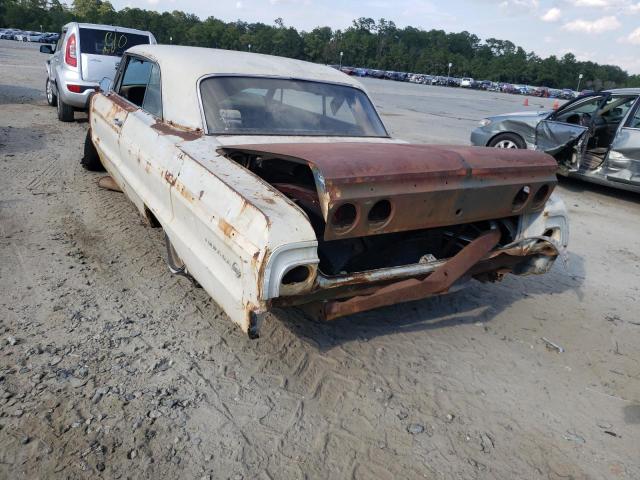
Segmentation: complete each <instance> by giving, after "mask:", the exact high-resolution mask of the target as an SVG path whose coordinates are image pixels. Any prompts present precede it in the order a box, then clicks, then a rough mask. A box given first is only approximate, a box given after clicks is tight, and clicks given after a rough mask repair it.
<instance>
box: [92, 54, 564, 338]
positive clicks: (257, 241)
mask: <svg viewBox="0 0 640 480" xmlns="http://www.w3.org/2000/svg"><path fill="white" fill-rule="evenodd" d="M110 83H111V85H110V86H109V87H108V88H107V87H106V86H105V87H104V88H103V91H102V92H100V93H97V94H95V95H94V96H93V98H92V100H91V106H90V130H89V133H88V137H87V142H86V151H85V157H84V159H83V164H84V165H85V167H87V168H89V169H98V168H100V167H101V166H104V167H105V168H106V169H107V170H108V172H109V174H110V175H111V176H112V178H113V180H114V181H115V182H116V183H117V185H118V186H119V188H120V189H122V190H123V191H124V192H125V193H126V195H127V196H128V197H129V198H130V199H131V201H132V202H133V203H134V204H135V205H136V206H137V208H138V209H139V211H140V212H141V213H142V214H143V215H144V216H145V218H146V219H147V220H148V221H149V223H150V224H151V225H153V226H157V227H161V228H162V229H163V230H164V232H165V234H166V241H167V259H168V263H169V266H170V268H171V270H172V271H173V272H175V273H183V274H188V275H190V276H192V277H193V278H195V279H196V280H197V281H198V283H199V284H200V285H201V286H202V287H203V288H204V289H205V290H206V291H207V292H208V293H209V294H210V295H211V296H212V297H213V299H214V300H215V301H216V302H217V303H218V304H219V305H220V306H221V307H222V308H223V309H224V310H225V312H226V313H227V314H228V316H229V317H230V318H231V320H233V321H234V322H236V323H237V324H238V325H239V326H240V327H241V328H242V329H243V330H244V331H245V332H248V333H249V335H250V336H252V337H255V336H257V334H258V330H259V327H260V324H261V322H262V320H263V318H264V316H265V313H266V312H268V311H269V310H270V309H271V308H275V307H288V306H295V305H305V306H306V307H307V308H309V309H310V310H311V311H313V312H315V313H317V314H319V315H321V316H322V317H323V318H325V319H334V318H337V317H340V316H344V315H348V314H352V313H355V312H360V311H364V310H369V309H373V308H377V307H381V306H384V305H390V304H394V303H398V302H404V301H410V300H417V299H420V298H425V297H428V296H431V295H437V294H441V293H445V292H448V291H451V290H453V289H454V288H456V287H457V286H458V285H460V284H462V283H463V282H464V281H465V280H468V279H470V278H475V279H478V280H481V281H495V280H500V279H501V278H502V277H503V276H504V275H505V274H507V273H510V272H511V273H515V274H518V275H525V274H532V273H544V272H546V271H547V270H548V269H549V268H550V266H551V265H552V264H553V262H554V260H555V259H556V257H557V256H558V255H559V254H562V253H563V252H564V250H565V249H566V246H567V241H568V223H567V216H566V211H565V207H564V204H563V203H562V201H561V200H560V199H558V198H556V197H555V196H554V195H553V194H552V192H553V189H554V187H555V185H556V178H555V171H556V167H557V165H556V162H555V160H554V159H553V158H551V157H550V156H547V155H546V154H543V153H539V152H531V151H512V150H497V149H491V148H475V147H445V146H432V145H414V144H407V143H403V142H401V141H399V140H394V139H392V138H390V136H389V134H388V133H387V131H386V129H385V127H384V125H383V124H382V122H381V121H380V118H379V117H378V114H377V113H376V110H375V108H374V106H373V105H372V102H371V100H370V99H369V97H368V96H367V94H366V93H365V91H364V90H363V88H362V86H361V85H360V84H359V83H358V82H357V81H355V80H354V79H352V78H351V77H348V76H346V75H344V74H342V73H340V72H338V71H336V70H334V69H332V68H329V67H324V66H320V65H315V64H311V63H306V62H302V61H297V60H291V59H285V58H277V57H271V56H266V55H258V54H251V53H242V52H231V51H223V50H210V49H201V48H191V47H178V46H166V45H164V46H163V45H140V46H136V47H133V48H131V49H129V50H128V51H127V52H126V54H125V56H124V57H123V60H122V62H121V65H120V67H119V69H118V71H117V73H116V78H115V79H113V82H110Z"/></svg>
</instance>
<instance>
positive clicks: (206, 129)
mask: <svg viewBox="0 0 640 480" xmlns="http://www.w3.org/2000/svg"><path fill="white" fill-rule="evenodd" d="M216 77H241V78H267V79H273V80H293V81H296V82H312V83H325V84H327V85H337V86H340V87H350V88H354V89H356V90H358V91H360V92H362V94H364V95H365V96H366V97H367V99H368V100H369V101H370V102H371V106H372V107H373V112H374V113H375V115H376V118H377V119H378V121H379V122H380V125H382V129H383V130H384V132H385V134H386V135H383V136H371V137H353V136H348V135H338V134H336V135H311V134H306V135H305V134H295V135H278V134H274V133H255V132H252V133H237V132H233V133H217V132H213V133H210V132H209V125H207V119H206V116H205V114H204V104H203V103H202V90H201V89H200V86H201V84H202V82H203V81H205V80H207V79H209V78H216ZM196 90H197V96H198V107H199V108H200V121H201V122H202V131H203V132H204V134H205V135H209V136H215V137H218V136H221V137H222V136H224V137H238V136H244V137H246V136H250V137H316V138H317V137H337V138H340V137H343V138H391V135H390V134H389V131H388V130H387V126H386V125H385V124H384V122H383V121H382V119H381V118H380V114H379V113H378V110H377V109H376V106H375V105H374V103H373V100H371V97H370V96H369V95H368V94H367V92H366V91H365V90H364V89H363V88H362V87H359V86H358V85H353V84H351V83H345V82H328V81H325V80H311V79H309V78H301V77H293V76H284V75H260V74H246V73H210V74H207V75H203V76H202V77H200V78H199V79H198V81H197V82H196Z"/></svg>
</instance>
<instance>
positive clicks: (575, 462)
mask: <svg viewBox="0 0 640 480" xmlns="http://www.w3.org/2000/svg"><path fill="white" fill-rule="evenodd" d="M44 61H45V56H44V55H41V54H39V53H38V52H37V45H23V44H18V43H16V42H10V41H0V186H1V189H0V256H1V257H0V304H1V310H0V311H1V313H0V478H11V479H17V478H30V479H31V478H215V479H218V478H232V479H255V478H260V479H289V478H335V479H338V478H354V479H370V478H389V479H391V478H397V479H400V478H402V479H405V478H406V479H410V478H429V479H435V478H446V479H452V478H460V479H474V478H477V479H516V478H517V479H537V478H544V479H570V478H571V479H582V478H585V479H586V478H589V479H595V478H628V479H637V478H640V462H639V461H638V458H639V455H638V454H639V453H640V450H639V445H640V316H639V315H638V312H639V311H640V302H639V301H638V299H639V298H640V227H639V225H640V222H639V221H638V219H639V217H640V208H639V206H640V197H638V196H637V195H631V194H625V193H620V192H616V191H613V190H609V189H605V188H599V187H595V186H591V185H588V184H583V183H579V182H562V184H561V186H560V187H559V191H560V192H561V194H562V195H563V197H564V198H565V201H566V203H567V206H568V208H569V210H570V214H571V228H572V232H571V234H572V237H571V243H570V250H571V252H570V257H569V261H568V265H567V266H566V267H565V266H563V265H562V263H561V262H558V263H557V264H556V265H555V266H554V268H553V270H552V272H551V273H549V274H548V275H545V276H538V277H529V278H516V277H509V278H507V279H506V280H505V281H504V282H502V283H501V284H496V285H481V284H474V285H472V286H470V287H469V288H468V289H466V290H464V291H462V292H458V293H456V294H451V295H448V296H444V297H440V298H435V299H430V300H425V301H421V302H415V303H412V304H406V305H400V306H396V307H391V308H385V309H382V310H379V311H377V312H374V313H366V314H359V315H357V316H354V317H351V318H346V319H342V320H339V321H337V322H334V323H331V324H323V323H318V322H314V321H311V320H309V319H306V318H304V317H303V316H301V315H299V314H297V313H295V312H278V313H276V314H274V315H271V316H270V318H269V319H268V321H267V322H266V325H265V328H263V331H262V336H261V338H260V339H259V340H256V341H251V340H249V339H248V338H247V337H246V336H245V335H244V334H242V333H241V332H240V331H239V330H237V329H236V328H235V327H234V326H233V324H232V323H231V322H230V321H229V320H228V319H227V318H225V315H224V314H223V313H222V312H221V311H220V309H219V308H218V307H217V306H216V305H215V304H213V303H212V301H211V300H210V299H209V298H208V297H207V295H206V294H205V293H204V292H203V291H202V290H198V289H195V288H194V287H193V286H192V285H191V284H190V282H189V281H187V280H185V279H184V278H181V277H175V276H171V275H170V274H169V272H168V271H167V268H166V267H165V264H164V261H163V258H162V255H163V253H164V250H163V248H164V247H163V241H162V237H161V234H160V232H158V231H157V230H154V229H151V228H148V227H147V226H145V225H144V224H143V222H142V221H141V219H140V217H139V216H138V214H137V212H136V211H135V210H134V207H133V205H132V204H130V203H129V202H128V201H127V200H126V199H125V197H124V196H123V195H122V194H119V193H116V192H110V191H105V190H101V189H99V188H98V187H97V186H96V181H97V179H98V178H99V176H100V175H96V174H91V173H88V172H86V171H84V170H83V169H82V168H81V167H80V164H79V160H80V157H81V151H82V143H83V140H84V135H85V129H86V117H85V116H83V115H78V116H77V118H78V121H76V122H75V123H72V124H63V123H60V122H58V121H57V119H56V117H55V110H54V109H53V108H51V107H48V106H47V105H46V102H45V99H44V95H43V90H44V80H45V73H44V68H43V63H44ZM365 84H366V86H367V87H368V88H369V89H370V92H371V94H372V96H373V97H374V100H375V102H376V104H377V105H378V106H379V107H380V109H381V112H382V115H383V119H384V120H385V122H386V123H387V124H388V126H389V127H390V128H391V130H392V131H393V132H394V133H395V134H397V135H398V136H401V137H404V138H407V139H409V140H414V141H422V142H437V143H447V142H453V143H463V144H464V143H467V142H468V135H469V131H470V129H471V128H472V127H473V126H474V125H475V124H476V123H477V121H478V120H479V119H480V118H482V117H483V116H485V115H487V114H490V113H501V112H506V111H512V110H521V109H523V107H522V106H521V105H522V100H523V98H522V97H516V96H507V95H502V94H495V93H485V92H475V91H462V90H459V89H446V88H438V87H426V86H421V85H410V84H399V83H391V82H384V81H377V80H365ZM532 103H533V104H536V105H538V104H540V103H543V104H544V106H546V107H548V106H549V105H550V104H551V102H550V101H548V100H544V101H541V100H538V99H536V100H535V101H532ZM529 108H535V107H529ZM541 337H546V338H548V339H550V340H552V341H554V342H556V343H557V344H559V345H561V346H562V347H564V349H565V351H564V353H558V352H557V351H554V350H550V349H548V348H547V347H546V346H545V344H544V342H543V341H542V340H541Z"/></svg>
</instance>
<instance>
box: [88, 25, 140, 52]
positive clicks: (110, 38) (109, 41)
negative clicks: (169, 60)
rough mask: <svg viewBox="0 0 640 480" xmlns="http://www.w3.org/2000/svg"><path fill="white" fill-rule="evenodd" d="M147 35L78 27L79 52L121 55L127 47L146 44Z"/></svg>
mask: <svg viewBox="0 0 640 480" xmlns="http://www.w3.org/2000/svg"><path fill="white" fill-rule="evenodd" d="M148 44H149V36H148V35H139V34H137V33H124V32H118V31H117V30H97V29H95V30H94V29H92V28H81V29H80V52H81V53H87V54H89V55H109V56H115V57H121V56H122V54H123V53H124V51H125V50H126V49H127V48H131V47H134V46H136V45H148Z"/></svg>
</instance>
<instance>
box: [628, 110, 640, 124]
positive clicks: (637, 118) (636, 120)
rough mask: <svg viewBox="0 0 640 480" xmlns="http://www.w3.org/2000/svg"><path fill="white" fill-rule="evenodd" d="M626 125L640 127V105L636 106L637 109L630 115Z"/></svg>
mask: <svg viewBox="0 0 640 480" xmlns="http://www.w3.org/2000/svg"><path fill="white" fill-rule="evenodd" d="M626 126H627V127H629V128H640V105H639V106H638V107H636V111H635V112H634V113H633V115H631V116H630V117H629V121H628V122H627V125H626Z"/></svg>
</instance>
